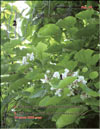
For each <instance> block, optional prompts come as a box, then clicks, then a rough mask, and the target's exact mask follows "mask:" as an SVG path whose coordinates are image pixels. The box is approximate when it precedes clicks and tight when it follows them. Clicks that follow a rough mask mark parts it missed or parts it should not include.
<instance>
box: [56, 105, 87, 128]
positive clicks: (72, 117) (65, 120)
mask: <svg viewBox="0 0 100 129" xmlns="http://www.w3.org/2000/svg"><path fill="white" fill-rule="evenodd" d="M83 108H84V107H83ZM83 110H84V111H85V110H87V108H84V109H82V108H79V107H78V108H70V109H67V110H66V112H65V113H66V114H63V115H61V116H60V117H59V118H58V120H57V122H56V125H57V127H58V128H62V127H64V126H67V125H69V124H72V123H74V122H75V121H76V119H77V118H78V116H79V115H80V114H81V112H83ZM71 113H72V114H71Z"/></svg>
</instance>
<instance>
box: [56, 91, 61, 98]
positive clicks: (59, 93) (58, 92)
mask: <svg viewBox="0 0 100 129" xmlns="http://www.w3.org/2000/svg"><path fill="white" fill-rule="evenodd" d="M55 95H57V96H59V97H60V96H61V89H58V90H56V92H55Z"/></svg>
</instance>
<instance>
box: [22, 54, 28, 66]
mask: <svg viewBox="0 0 100 129" xmlns="http://www.w3.org/2000/svg"><path fill="white" fill-rule="evenodd" d="M22 64H23V65H24V64H29V63H28V62H27V58H26V56H23V59H22Z"/></svg>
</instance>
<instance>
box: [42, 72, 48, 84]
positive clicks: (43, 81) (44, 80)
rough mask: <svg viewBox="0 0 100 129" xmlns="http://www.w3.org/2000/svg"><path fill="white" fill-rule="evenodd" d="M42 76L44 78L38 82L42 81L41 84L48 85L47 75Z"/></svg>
mask: <svg viewBox="0 0 100 129" xmlns="http://www.w3.org/2000/svg"><path fill="white" fill-rule="evenodd" d="M44 76H45V78H44V79H40V80H41V81H42V83H48V77H47V75H46V74H45V75H44Z"/></svg>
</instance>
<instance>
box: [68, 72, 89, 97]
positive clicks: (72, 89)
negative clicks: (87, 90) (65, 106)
mask: <svg viewBox="0 0 100 129" xmlns="http://www.w3.org/2000/svg"><path fill="white" fill-rule="evenodd" d="M72 76H73V77H77V79H76V80H75V81H74V82H73V83H72V84H70V85H69V86H68V89H69V90H70V93H69V94H67V96H74V95H75V90H77V91H78V87H79V85H78V83H79V82H81V83H82V84H84V85H86V83H87V81H86V80H85V79H84V76H79V75H78V71H76V72H74V73H73V74H72Z"/></svg>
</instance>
